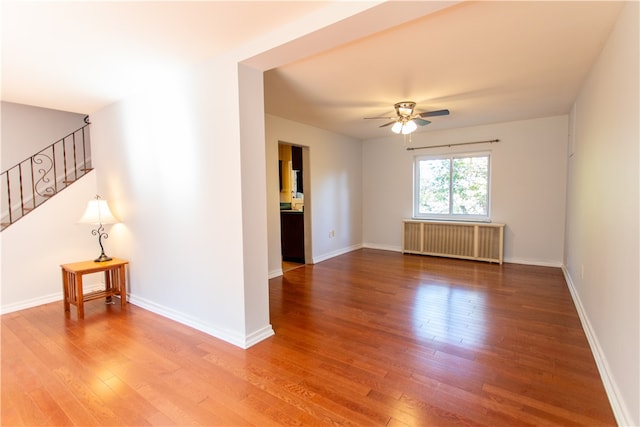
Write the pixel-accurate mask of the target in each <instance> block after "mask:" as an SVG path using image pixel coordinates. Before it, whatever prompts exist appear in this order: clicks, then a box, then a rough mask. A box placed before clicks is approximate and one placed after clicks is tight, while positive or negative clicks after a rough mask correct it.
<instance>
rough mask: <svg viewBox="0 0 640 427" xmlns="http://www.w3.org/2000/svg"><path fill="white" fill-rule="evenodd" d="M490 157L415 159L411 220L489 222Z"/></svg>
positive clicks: (487, 154) (468, 155) (456, 156)
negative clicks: (432, 219)
mask: <svg viewBox="0 0 640 427" xmlns="http://www.w3.org/2000/svg"><path fill="white" fill-rule="evenodd" d="M489 165H490V155H489V153H476V154H456V155H450V156H418V157H416V159H415V166H414V174H415V176H414V187H415V188H414V190H415V191H414V216H415V217H417V218H434V219H438V218H442V219H461V220H462V219H472V220H488V219H489Z"/></svg>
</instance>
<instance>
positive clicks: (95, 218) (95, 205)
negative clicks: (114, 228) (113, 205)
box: [78, 196, 118, 224]
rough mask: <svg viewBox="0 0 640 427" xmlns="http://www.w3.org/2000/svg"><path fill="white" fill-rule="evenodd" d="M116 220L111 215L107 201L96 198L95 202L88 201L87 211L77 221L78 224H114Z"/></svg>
mask: <svg viewBox="0 0 640 427" xmlns="http://www.w3.org/2000/svg"><path fill="white" fill-rule="evenodd" d="M117 222H118V220H117V218H116V217H115V216H113V214H112V213H111V209H109V205H108V204H107V201H106V200H104V199H101V198H100V196H96V198H95V200H89V203H87V209H86V210H85V211H84V214H83V215H82V218H80V220H78V223H80V224H115V223H117Z"/></svg>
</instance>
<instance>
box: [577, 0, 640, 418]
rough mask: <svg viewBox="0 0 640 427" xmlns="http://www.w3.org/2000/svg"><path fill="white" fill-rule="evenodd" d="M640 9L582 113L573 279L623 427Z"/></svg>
mask: <svg viewBox="0 0 640 427" xmlns="http://www.w3.org/2000/svg"><path fill="white" fill-rule="evenodd" d="M638 9H639V4H638V2H626V4H625V6H624V8H623V10H622V12H621V14H620V16H619V18H618V21H617V23H616V25H615V27H614V29H613V31H612V33H611V35H610V37H609V39H608V41H607V43H606V45H605V47H604V49H603V51H602V53H601V55H600V56H599V58H598V60H597V62H596V64H595V65H594V67H593V68H592V70H591V72H590V75H589V77H588V79H587V81H586V82H585V84H584V85H583V87H582V88H581V91H580V94H579V96H578V99H577V101H576V103H575V106H574V109H573V112H572V122H573V127H572V132H573V138H572V143H571V144H570V158H569V174H568V198H567V200H568V202H567V218H566V224H567V225H566V227H567V237H566V259H565V264H566V275H567V278H568V282H569V285H570V287H571V288H572V290H573V293H574V299H576V301H577V306H578V309H579V312H580V313H581V318H582V320H583V325H584V326H585V330H586V332H587V336H588V337H589V338H590V340H589V341H590V344H591V347H592V349H593V352H594V356H595V358H596V361H597V362H598V367H599V368H600V373H601V375H602V379H603V381H604V384H605V387H606V388H607V393H608V395H609V398H610V400H611V402H612V407H613V409H614V413H615V414H616V418H617V421H618V423H619V424H620V425H640V363H638V361H639V360H640V314H639V313H640V267H639V262H638V261H639V259H640V250H639V245H640V243H639V242H640V234H639V233H640V231H639V223H640V214H639V208H638V205H639V173H638V169H639V164H640V159H639V156H640V150H639V142H638V141H640V132H639V129H638V117H640V108H639V103H640V101H639V98H638V95H639V93H640V88H639V82H638V76H639V75H640V69H639V68H640V67H639V64H638V61H639V59H638V56H639V55H638V54H639V52H640V48H639V39H640V37H639V30H638V22H639V17H640V13H639V10H638Z"/></svg>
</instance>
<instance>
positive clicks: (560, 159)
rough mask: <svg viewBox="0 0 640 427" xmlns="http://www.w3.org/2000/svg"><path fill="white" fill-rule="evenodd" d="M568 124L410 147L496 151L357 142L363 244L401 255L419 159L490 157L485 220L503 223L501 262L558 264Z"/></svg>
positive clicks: (473, 132)
mask: <svg viewBox="0 0 640 427" xmlns="http://www.w3.org/2000/svg"><path fill="white" fill-rule="evenodd" d="M567 133H568V117H567V116H564V115H563V116H555V117H547V118H540V119H532V120H522V121H515V122H508V123H497V124H492V125H485V126H473V127H467V128H459V129H451V130H440V131H426V132H420V133H415V134H413V136H412V142H411V144H410V145H411V146H412V147H423V146H434V145H446V144H456V143H464V142H474V141H487V140H494V139H499V140H500V142H498V143H494V144H478V145H465V146H458V147H450V148H449V147H443V148H433V149H423V150H413V151H408V150H406V148H405V146H404V145H403V138H402V137H401V136H397V135H391V136H389V137H385V138H380V139H372V140H367V141H364V142H363V159H364V160H363V161H364V180H363V182H364V190H363V194H364V208H363V212H364V217H363V227H364V245H365V246H367V247H374V248H381V249H388V250H396V251H400V250H401V243H402V233H401V230H402V229H401V227H402V220H403V219H405V218H411V216H412V213H413V160H414V157H415V156H419V155H438V154H448V153H456V152H457V153H460V152H474V151H491V178H490V179H491V184H490V186H491V190H490V216H491V220H492V221H493V222H497V223H504V224H506V227H505V242H504V247H505V249H504V259H505V261H507V262H517V263H524V264H536V265H549V266H556V267H560V266H561V265H562V257H563V248H564V240H563V238H564V216H565V194H566V192H565V182H566V167H567V166H566V159H567V143H568V138H567Z"/></svg>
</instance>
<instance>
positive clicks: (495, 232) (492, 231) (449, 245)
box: [402, 220, 504, 264]
mask: <svg viewBox="0 0 640 427" xmlns="http://www.w3.org/2000/svg"><path fill="white" fill-rule="evenodd" d="M503 240H504V224H496V223H484V222H443V221H419V220H404V221H403V225H402V252H403V253H411V254H422V255H433V256H443V257H450V258H462V259H473V260H477V261H487V262H497V263H499V264H502V257H503Z"/></svg>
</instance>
